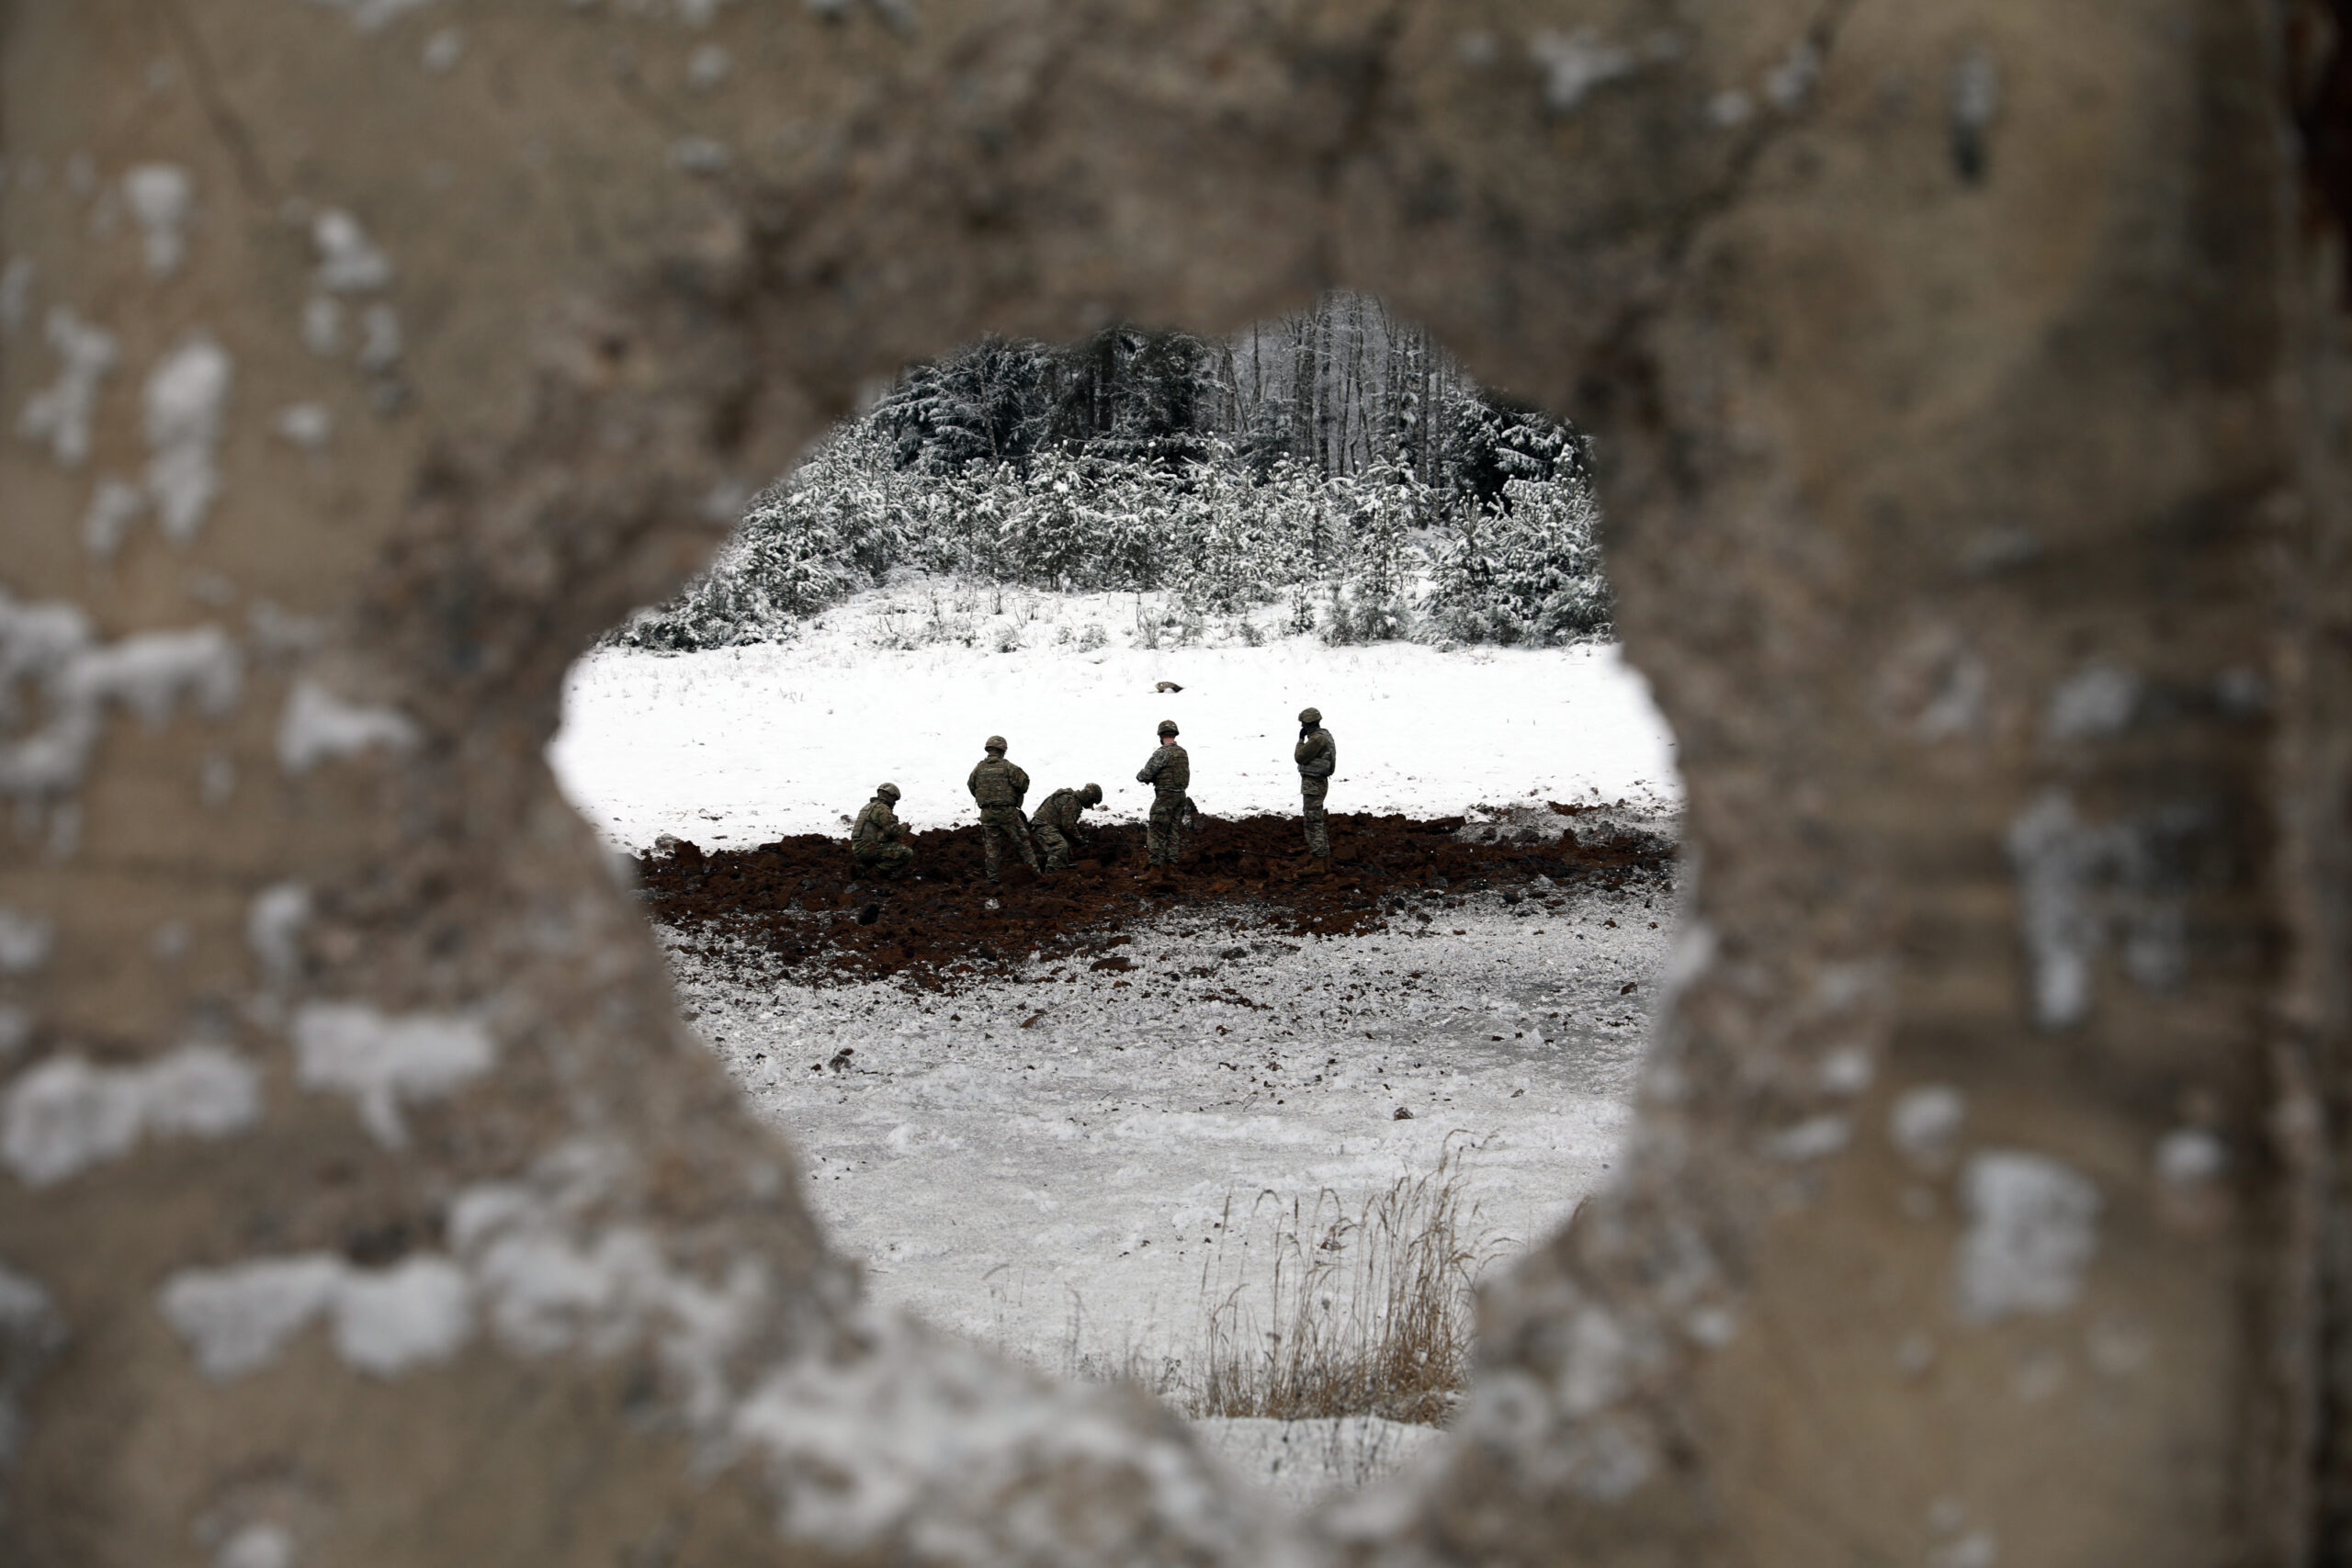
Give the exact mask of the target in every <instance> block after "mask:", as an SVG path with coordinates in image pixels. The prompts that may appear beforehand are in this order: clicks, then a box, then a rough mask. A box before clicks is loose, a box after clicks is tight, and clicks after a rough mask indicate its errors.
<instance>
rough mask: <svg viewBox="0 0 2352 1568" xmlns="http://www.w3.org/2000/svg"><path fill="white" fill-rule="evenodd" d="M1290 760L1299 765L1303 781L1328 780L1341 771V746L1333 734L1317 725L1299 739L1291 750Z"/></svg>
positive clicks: (1299, 774)
mask: <svg viewBox="0 0 2352 1568" xmlns="http://www.w3.org/2000/svg"><path fill="white" fill-rule="evenodd" d="M1290 760H1291V761H1294V762H1296V763H1297V764H1298V776H1299V777H1300V778H1303V779H1328V778H1329V777H1330V776H1331V775H1332V773H1335V772H1337V771H1338V770H1339V766H1340V744H1339V742H1338V741H1336V740H1334V739H1331V732H1330V731H1329V730H1328V729H1326V728H1323V727H1322V726H1321V725H1319V724H1318V725H1317V726H1316V727H1315V728H1312V729H1310V730H1308V731H1307V732H1306V734H1304V735H1302V736H1300V737H1299V738H1298V744H1297V745H1296V746H1294V747H1293V748H1291V753H1290Z"/></svg>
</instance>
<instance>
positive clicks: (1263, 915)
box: [638, 807, 1674, 988]
mask: <svg viewBox="0 0 2352 1568" xmlns="http://www.w3.org/2000/svg"><path fill="white" fill-rule="evenodd" d="M1553 809H1554V811H1555V813H1557V814H1558V815H1559V816H1561V817H1565V818H1570V819H1572V820H1573V819H1575V818H1578V817H1579V816H1580V815H1582V813H1581V812H1580V810H1579V808H1577V807H1554V808H1553ZM1562 826H1563V827H1565V826H1566V824H1562ZM1330 830H1331V849H1332V861H1333V866H1332V871H1331V874H1329V876H1308V875H1303V874H1302V873H1303V872H1304V870H1305V869H1306V861H1305V860H1304V859H1303V858H1302V855H1301V845H1300V838H1299V825H1298V821H1297V819H1296V818H1291V817H1249V818H1240V819H1238V820H1231V821H1228V820H1224V819H1220V818H1203V819H1202V820H1201V822H1200V825H1199V829H1198V830H1197V831H1196V832H1195V833H1193V835H1192V836H1191V838H1190V839H1189V840H1188V841H1187V843H1186V846H1185V864H1184V866H1183V868H1182V872H1181V874H1179V875H1178V876H1177V877H1175V878H1174V879H1173V880H1171V881H1170V882H1168V883H1166V884H1158V885H1155V884H1148V883H1138V882H1137V880H1136V874H1137V873H1138V872H1140V871H1142V870H1143V869H1144V858H1145V856H1144V833H1143V829H1141V828H1140V827H1136V826H1132V825H1112V826H1105V827H1103V828H1101V829H1096V830H1095V831H1094V832H1093V833H1092V834H1091V837H1090V840H1089V842H1088V844H1087V845H1086V847H1085V853H1086V854H1087V856H1088V858H1086V859H1084V860H1081V861H1080V862H1079V863H1078V864H1077V865H1075V866H1074V867H1072V868H1071V869H1070V870H1069V871H1065V872H1061V873H1058V874H1054V875H1051V876H1047V877H1043V878H1040V877H1035V876H1032V875H1031V874H1029V872H1028V869H1027V868H1026V867H1024V866H1018V865H1016V866H1012V867H1011V868H1009V869H1008V870H1007V871H1006V874H1005V879H1004V885H1003V886H1001V887H995V886H990V885H989V883H988V881H987V880H986V878H985V875H984V874H983V872H982V862H981V852H980V838H979V829H978V828H976V827H967V828H955V829H935V830H933V831H931V832H926V833H920V834H917V835H915V836H914V838H913V839H912V840H910V841H911V842H912V843H913V844H914V846H915V852H916V856H917V859H916V867H917V873H916V876H915V878H914V879H911V880H909V881H906V882H901V883H898V884H889V883H882V882H874V881H869V880H865V879H862V878H859V877H857V876H856V875H855V874H854V867H853V865H852V863H851V861H850V853H849V846H848V844H847V842H846V841H845V840H841V839H834V838H828V837H825V836H824V835H821V834H813V833H811V834H803V835H800V836H798V837H795V838H788V839H782V840H777V841H776V842H775V843H771V844H763V845H762V846H761V847H759V848H758V849H753V850H727V851H717V852H704V851H702V850H701V849H699V848H697V847H696V846H695V845H694V844H692V843H686V842H678V841H674V840H665V846H664V847H665V849H666V852H657V853H653V854H648V855H643V856H640V857H639V860H638V865H639V870H640V872H641V874H642V875H643V877H644V884H645V886H644V895H643V896H644V897H645V899H646V901H647V902H648V903H649V904H650V905H651V906H652V912H653V915H654V918H655V919H658V920H659V921H661V922H662V924H664V925H667V926H671V927H673V928H675V929H676V930H678V931H680V932H681V933H682V934H684V935H685V936H686V938H687V941H688V944H689V948H690V951H694V952H696V953H703V954H705V955H707V956H709V957H713V958H718V957H722V956H724V955H725V954H726V953H727V952H728V951H729V949H730V948H736V947H737V946H738V944H741V945H742V946H747V947H751V948H754V949H757V950H760V952H761V953H762V954H763V964H762V967H763V968H764V969H767V970H769V971H770V972H775V970H778V969H780V970H782V971H783V972H784V973H786V974H787V975H789V976H790V977H792V978H793V979H796V980H798V981H800V982H802V983H804V984H820V983H823V982H825V981H827V980H844V981H846V980H871V979H876V978H887V977H890V976H903V977H904V978H906V979H907V980H908V981H910V983H913V984H917V985H921V986H923V987H931V988H937V987H941V986H942V985H954V984H956V983H958V982H960V981H965V980H971V979H979V978H983V977H988V976H998V975H1002V974H1004V973H1006V972H1008V971H1010V970H1012V969H1013V968H1015V967H1017V966H1019V965H1020V964H1023V962H1025V961H1026V960H1027V959H1028V957H1029V955H1030V954H1032V953H1038V954H1040V955H1042V956H1045V957H1047V958H1055V957H1065V956H1069V955H1070V954H1074V953H1078V954H1089V955H1091V956H1092V958H1093V961H1094V962H1093V965H1092V966H1093V967H1094V968H1096V969H1101V970H1117V969H1124V968H1125V967H1126V966H1127V964H1128V962H1129V961H1128V960H1127V959H1126V958H1125V957H1124V956H1123V955H1121V954H1119V953H1116V952H1115V951H1114V949H1116V948H1118V947H1120V946H1123V945H1125V942H1126V941H1127V939H1126V937H1125V935H1124V934H1123V928H1125V927H1126V926H1127V925H1129V924H1131V923H1136V922H1140V921H1146V920H1149V919H1153V918H1154V917H1155V916H1157V915H1158V914H1159V913H1160V912H1161V911H1162V910H1163V909H1164V908H1166V907H1167V906H1168V905H1169V904H1170V902H1172V901H1175V900H1184V901H1188V902H1191V903H1193V904H1195V905H1199V904H1203V903H1223V904H1230V905H1232V906H1233V907H1234V908H1233V916H1234V923H1235V924H1236V925H1237V926H1238V925H1241V924H1244V923H1246V924H1247V925H1249V926H1250V928H1252V929H1255V930H1269V929H1271V930H1275V931H1289V932H1292V933H1319V934H1325V935H1330V934H1338V933H1341V932H1351V931H1363V930H1365V929H1367V928H1370V927H1373V926H1376V925H1380V924H1383V923H1385V922H1387V921H1390V920H1396V919H1411V920H1418V921H1421V922H1424V923H1426V922H1429V921H1430V920H1432V919H1435V918H1437V917H1438V916H1439V915H1441V914H1442V911H1443V910H1444V909H1446V908H1452V907H1456V906H1458V905H1460V903H1461V902H1462V901H1463V900H1464V898H1466V897H1475V896H1479V895H1488V896H1497V897H1501V898H1502V899H1504V900H1506V901H1510V902H1517V901H1519V900H1521V899H1524V898H1528V897H1536V898H1539V899H1545V900H1549V899H1553V898H1556V897H1560V896H1562V895H1563V894H1565V893H1566V892H1568V891H1571V890H1580V889H1583V888H1586V887H1606V888H1610V889H1615V888H1618V887H1620V886H1623V885H1624V884H1626V883H1627V882H1629V881H1638V882H1644V883H1646V882H1650V881H1654V880H1657V879H1659V878H1662V877H1664V876H1666V875H1667V874H1668V873H1669V871H1670V869H1671V861H1672V858H1673V854H1674V843H1673V840H1671V839H1670V838H1668V836H1667V835H1665V834H1663V833H1660V832H1657V831H1652V830H1647V829H1640V828H1629V827H1627V826H1624V825H1623V824H1621V823H1617V822H1613V821H1612V822H1611V823H1609V824H1608V825H1607V826H1606V827H1605V828H1603V829H1598V830H1585V831H1583V832H1581V833H1579V832H1578V831H1577V830H1573V829H1572V830H1567V831H1559V832H1557V833H1556V836H1555V833H1553V832H1546V831H1543V830H1540V829H1535V828H1532V827H1522V828H1517V829H1513V828H1510V827H1508V826H1498V825H1494V824H1487V825H1478V826H1469V827H1467V828H1466V829H1465V824H1464V819H1463V818H1459V817H1450V818H1439V819H1437V820H1434V821H1419V820H1415V819H1413V818H1406V817H1371V816H1363V815H1334V816H1333V817H1332V818H1330ZM1473 840H1480V841H1473Z"/></svg>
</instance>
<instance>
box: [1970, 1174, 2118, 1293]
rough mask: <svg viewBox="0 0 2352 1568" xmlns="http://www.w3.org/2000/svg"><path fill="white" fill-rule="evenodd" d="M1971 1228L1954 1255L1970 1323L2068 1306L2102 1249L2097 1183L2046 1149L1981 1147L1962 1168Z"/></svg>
mask: <svg viewBox="0 0 2352 1568" xmlns="http://www.w3.org/2000/svg"><path fill="white" fill-rule="evenodd" d="M1960 1191H1961V1201H1962V1203H1963V1204H1964V1205H1965V1206H1966V1208H1967V1210H1968V1221H1969V1224H1968V1230H1967V1232H1966V1234H1964V1235H1962V1237H1961V1239H1960V1244H1959V1250H1958V1254H1957V1258H1956V1264H1957V1267H1956V1273H1957V1280H1956V1284H1957V1287H1958V1288H1957V1304H1958V1307H1959V1312H1960V1315H1961V1317H1962V1320H1963V1321H1965V1322H1969V1323H1980V1324H1981V1323H1997V1322H1999V1321H2000V1320H2001V1319H2003V1318H2005V1317H2008V1316H2011V1315H2013V1314H2018V1313H2028V1312H2031V1313H2057V1312H2064V1311H2065V1310H2066V1309H2067V1308H2068V1307H2071V1306H2073V1305H2074V1304H2075V1299H2076V1298H2077V1297H2078V1296H2080V1295H2081V1294H2082V1289H2083V1275H2084V1274H2085V1273H2086V1271H2087V1270H2088V1269H2089V1268H2090V1264H2091V1259H2092V1258H2093V1256H2094V1255H2096V1254H2097V1252H2098V1213H2099V1194H2098V1188H2097V1187H2096V1186H2094V1185H2092V1183H2091V1181H2090V1179H2089V1178H2087V1177H2086V1176H2084V1175H2082V1174H2081V1173H2080V1172H2079V1171H2076V1170H2075V1169H2074V1168H2071V1167H2069V1166H2067V1165H2066V1164H2064V1162H2063V1161H2060V1160H2056V1159H2053V1158H2052V1157H2051V1156H2048V1155H2043V1154H2036V1153H2032V1152H2030V1151H2029V1150H2024V1149H1985V1150H1982V1151H1980V1152H1978V1153H1976V1154H1974V1155H1972V1156H1969V1160H1968V1164H1967V1166H1966V1168H1964V1169H1963V1170H1962V1173H1961V1182H1960Z"/></svg>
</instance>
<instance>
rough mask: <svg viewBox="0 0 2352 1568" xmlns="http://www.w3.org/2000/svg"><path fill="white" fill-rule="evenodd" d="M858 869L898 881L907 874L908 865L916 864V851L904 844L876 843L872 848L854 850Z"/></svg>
mask: <svg viewBox="0 0 2352 1568" xmlns="http://www.w3.org/2000/svg"><path fill="white" fill-rule="evenodd" d="M851 858H852V859H854V860H855V861H856V863H857V869H858V870H859V871H860V872H861V873H863V874H866V875H869V876H878V877H881V878H883V879H884V880H885V881H888V882H896V881H897V880H898V879H899V877H901V876H904V875H906V874H907V867H909V866H910V865H912V864H914V863H915V852H914V851H912V850H910V849H909V848H908V847H907V846H906V845H904V844H876V845H875V846H874V847H872V848H871V849H862V850H857V851H854V852H853V854H852V857H851Z"/></svg>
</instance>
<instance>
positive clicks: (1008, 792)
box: [966, 757, 1029, 806]
mask: <svg viewBox="0 0 2352 1568" xmlns="http://www.w3.org/2000/svg"><path fill="white" fill-rule="evenodd" d="M966 782H967V784H968V785H969V786H970V788H971V791H972V798H973V799H974V800H976V801H978V802H979V803H980V804H981V805H982V806H1018V805H1020V804H1021V797H1022V796H1023V795H1027V794H1028V793H1029V775H1028V774H1027V773H1023V772H1022V771H1021V770H1020V769H1019V768H1017V767H1015V766H1013V765H1012V763H1011V762H1008V761H1005V760H1004V759H1003V758H1001V757H990V758H989V759H987V760H986V761H983V762H981V763H980V764H979V765H978V767H976V768H974V769H973V770H972V776H971V778H970V779H968V780H967V781H966Z"/></svg>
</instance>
